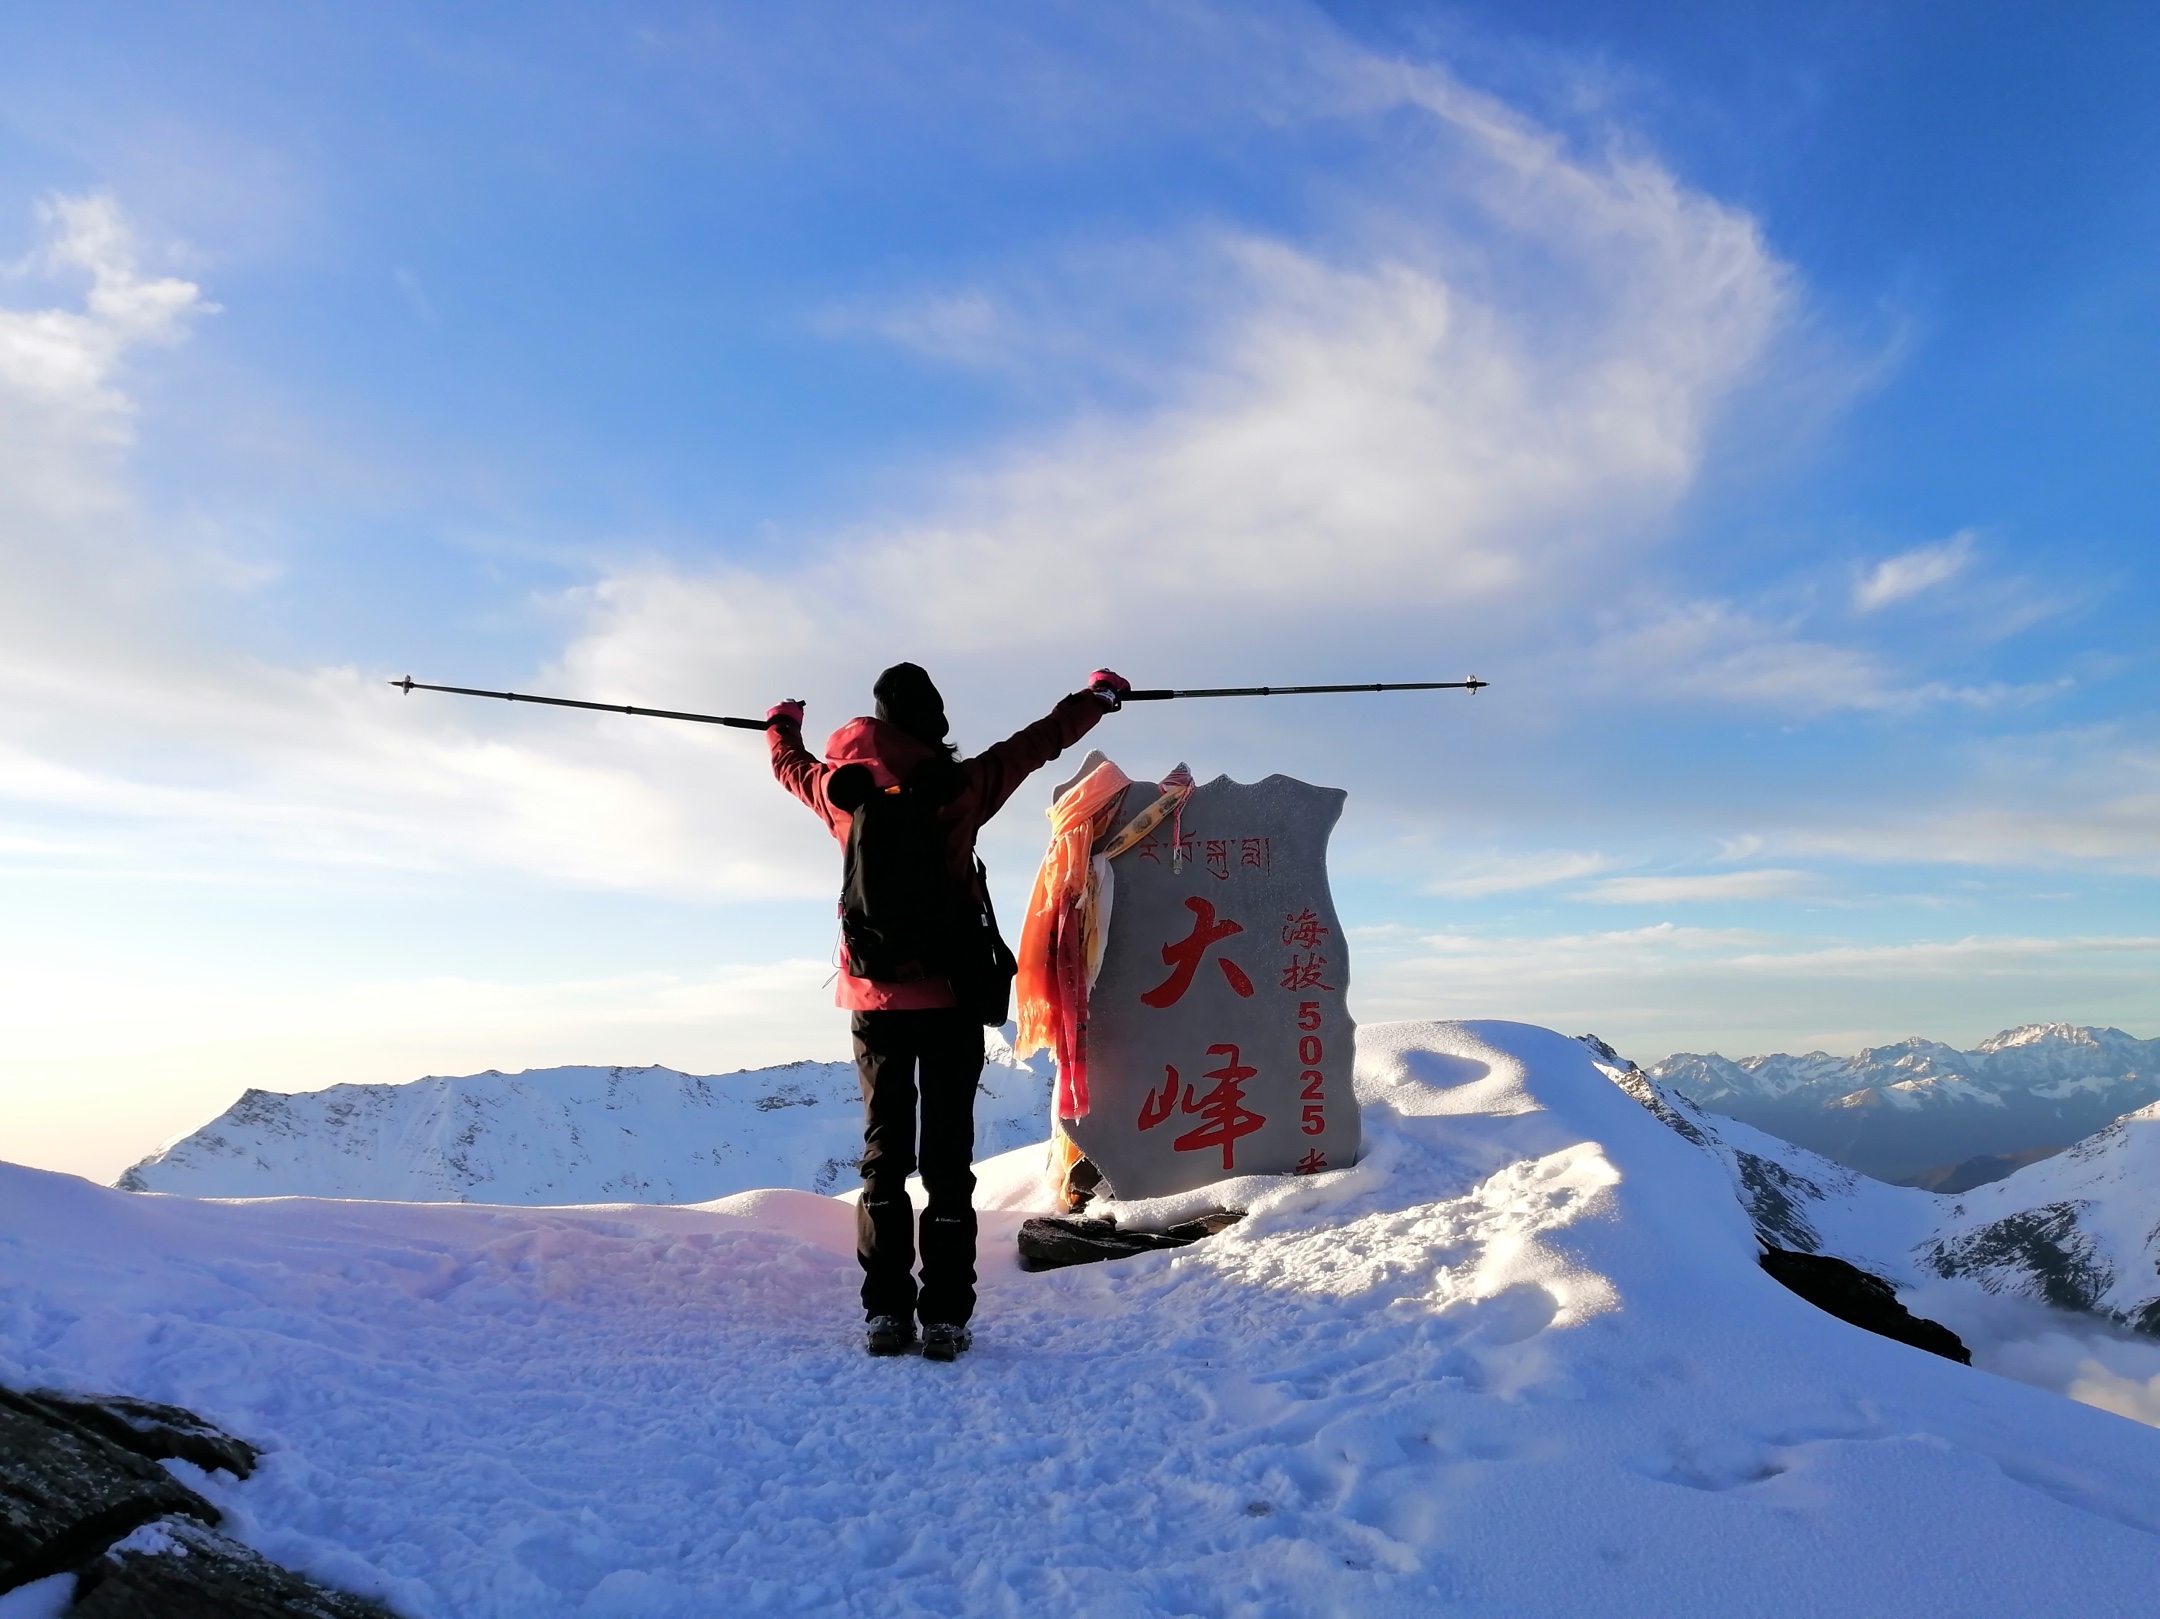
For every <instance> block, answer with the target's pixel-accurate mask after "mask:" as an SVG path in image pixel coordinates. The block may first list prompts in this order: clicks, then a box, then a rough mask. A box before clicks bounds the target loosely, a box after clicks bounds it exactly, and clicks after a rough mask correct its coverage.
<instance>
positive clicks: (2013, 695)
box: [1598, 600, 2075, 715]
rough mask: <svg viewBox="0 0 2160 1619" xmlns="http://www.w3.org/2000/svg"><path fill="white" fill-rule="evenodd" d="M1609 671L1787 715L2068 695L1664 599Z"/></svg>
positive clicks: (2060, 684)
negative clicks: (1917, 669) (1924, 669)
mask: <svg viewBox="0 0 2160 1619" xmlns="http://www.w3.org/2000/svg"><path fill="white" fill-rule="evenodd" d="M1598 656H1599V658H1600V659H1601V660H1602V663H1603V665H1604V666H1605V667H1606V668H1607V669H1609V670H1611V671H1613V672H1614V675H1615V677H1616V678H1617V677H1620V676H1623V675H1624V676H1625V677H1626V678H1628V679H1630V680H1632V681H1633V682H1635V683H1636V684H1638V685H1650V686H1654V687H1658V688H1661V689H1663V690H1664V691H1667V692H1670V693H1673V694H1675V695H1680V696H1685V697H1688V698H1691V699H1695V700H1699V701H1702V702H1707V703H1714V704H1717V705H1720V706H1735V705H1744V706H1749V707H1760V708H1766V709H1773V710H1781V711H1783V712H1786V713H1790V714H1798V715H1814V714H1836V713H1884V714H1907V713H1914V712H1918V711H1920V710H1924V709H1928V708H1937V707H1958V708H1966V709H1973V710H1990V709H2007V708H2018V707H2026V706H2031V705H2034V704H2038V703H2042V702H2045V701H2047V700H2048V699H2049V698H2051V697H2056V696H2060V695H2061V694H2062V693H2064V692H2066V691H2069V690H2070V689H2072V687H2073V686H2074V684H2075V682H2074V681H2073V680H2072V679H2071V678H2070V677H2068V676H2058V677H2055V678H2053V679H2048V680H2039V681H2027V682H2021V683H2013V682H2007V681H1989V682H1985V683H1981V684H1959V683H1957V682H1953V681H1944V680H1914V679H1912V678H1910V677H1909V676H1907V675H1904V674H1903V673H1901V672H1900V671H1899V670H1898V669H1897V668H1896V667H1895V666H1894V665H1893V664H1892V663H1891V662H1890V661H1889V660H1888V659H1887V658H1885V657H1884V656H1882V655H1881V654H1879V653H1877V652H1874V651H1872V650H1869V649H1867V648H1863V647H1855V646H1847V645H1841V644H1839V643H1837V642H1835V641H1827V640H1822V639H1819V638H1816V637H1812V636H1810V635H1809V634H1807V633H1806V631H1805V629H1804V628H1803V627H1802V626H1801V625H1800V624H1799V623H1797V622H1794V621H1791V620H1785V619H1779V618H1774V617H1769V616H1765V615H1764V614H1761V613H1758V612H1754V611H1750V610H1749V609H1748V608H1746V607H1744V606H1740V605H1736V604H1735V603H1732V602H1727V601H1715V600H1693V601H1685V600H1683V601H1673V602H1667V603H1663V604H1660V605H1659V606H1657V607H1656V608H1654V609H1652V610H1650V611H1648V612H1646V613H1644V614H1643V615H1642V616H1640V617H1638V618H1635V619H1633V620H1630V621H1628V622H1626V623H1625V624H1622V625H1620V626H1619V627H1617V628H1616V629H1615V630H1614V631H1613V633H1612V634H1611V635H1610V636H1609V637H1608V638H1607V639H1606V640H1605V641H1604V642H1603V643H1602V644H1601V645H1600V647H1599V648H1598Z"/></svg>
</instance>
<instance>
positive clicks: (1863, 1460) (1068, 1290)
mask: <svg viewBox="0 0 2160 1619" xmlns="http://www.w3.org/2000/svg"><path fill="white" fill-rule="evenodd" d="M1359 1086H1360V1095H1361V1097H1362V1099H1363V1102H1364V1105H1365V1129H1366V1140H1367V1143H1368V1153H1367V1157H1366V1158H1365V1160H1364V1161H1363V1162H1362V1163H1360V1164H1359V1165H1358V1166H1356V1167H1355V1168H1353V1169H1350V1170H1345V1171H1341V1172H1338V1173H1335V1174H1331V1175H1326V1176H1317V1177H1313V1178H1312V1179H1310V1180H1302V1181H1287V1182H1278V1183H1272V1184H1268V1185H1265V1186H1264V1187H1262V1186H1255V1185H1254V1184H1253V1183H1245V1184H1244V1185H1242V1186H1233V1187H1232V1188H1230V1189H1229V1190H1230V1191H1231V1192H1232V1193H1233V1195H1234V1196H1237V1197H1240V1198H1242V1199H1243V1200H1245V1201H1248V1202H1250V1205H1251V1207H1252V1211H1253V1212H1252V1215H1251V1217H1250V1218H1249V1219H1247V1220H1246V1221H1245V1222H1244V1223H1243V1224H1242V1225H1240V1226H1237V1227H1235V1228H1233V1229H1232V1230H1231V1231H1230V1232H1228V1233H1226V1234H1224V1235H1223V1236H1221V1237H1218V1238H1215V1239H1213V1240H1212V1241H1210V1242H1207V1243H1204V1244H1201V1245H1200V1246H1198V1247H1195V1248H1191V1249H1187V1250H1183V1251H1181V1252H1179V1253H1176V1254H1156V1255H1149V1256H1145V1257H1142V1258H1139V1259H1135V1260H1128V1261H1123V1262H1120V1263H1117V1264H1113V1265H1106V1266H1094V1267H1086V1268H1081V1269H1075V1270H1066V1271H1057V1272H1052V1273H1049V1274H1046V1275H1038V1276H1029V1275H1023V1274H1022V1273H1020V1272H1019V1271H1018V1270H1017V1269H1016V1268H1015V1266H1014V1265H1013V1263H1012V1261H1011V1258H1010V1254H1011V1243H1012V1236H1013V1232H1014V1229H1015V1227H1016V1226H1017V1223H1018V1221H1019V1219H1020V1217H1021V1216H1020V1209H1019V1206H1020V1205H1023V1204H1026V1203H1027V1202H1028V1201H1029V1200H1030V1194H1031V1192H1032V1191H1033V1180H1034V1176H1033V1173H1032V1165H1033V1162H1034V1159H1033V1154H1032V1153H1028V1154H1024V1155H1015V1157H1013V1158H1010V1159H1008V1160H1005V1161H1003V1162H1002V1163H1000V1164H996V1165H988V1166H985V1169H986V1171H987V1174H986V1189H991V1190H993V1191H994V1189H996V1188H998V1187H1002V1188H1003V1190H1002V1194H1001V1195H993V1196H991V1197H990V1198H988V1199H987V1201H990V1202H992V1203H1002V1204H1005V1205H1007V1208H1006V1209H1005V1211H1003V1212H991V1213H988V1214H986V1216H985V1218H984V1233H983V1250H982V1251H983V1268H984V1277H985V1280H984V1290H983V1308H982V1312H981V1314H980V1316H979V1317H978V1337H977V1348H976V1349H975V1351H974V1352H973V1353H972V1354H970V1355H968V1356H965V1357H963V1358H962V1360H961V1361H960V1362H959V1363H958V1364H956V1365H953V1366H936V1365H931V1364H927V1363H924V1362H922V1361H920V1360H916V1359H903V1360H898V1361H873V1360H870V1359H867V1358H865V1357H864V1356H863V1354H862V1353H861V1351H860V1349H859V1347H858V1345H857V1338H856V1334H857V1320H856V1310H855V1303H854V1291H855V1283H856V1271H855V1266H854V1261H853V1258H852V1255H851V1253H850V1211H849V1210H848V1208H847V1207H846V1205H845V1204H843V1203H841V1202H839V1201H837V1200H834V1199H828V1198H821V1197H817V1196H815V1195H812V1194H809V1193H804V1192H766V1193H753V1194H748V1195H744V1196H738V1197H732V1198H728V1199H725V1200H723V1201H721V1202H718V1203H714V1204H710V1205H707V1206H704V1207H699V1208H663V1207H641V1206H619V1207H612V1208H583V1209H506V1208H489V1207H480V1206H465V1205H455V1204H433V1205H402V1206H396V1205H380V1204H365V1203H332V1202H322V1201H314V1200H291V1201H274V1202H254V1203H239V1204H217V1203H201V1202H194V1201H190V1200H185V1199H177V1198H146V1197H140V1196H134V1195H130V1194H127V1193H122V1192H115V1191H110V1190H106V1189H104V1188H100V1187H95V1186H91V1185H89V1184H88V1183H85V1182H82V1181H76V1180H72V1179H68V1178H66V1177H62V1176H56V1175H50V1174H45V1173H41V1172H37V1171H31V1170H20V1169H16V1170H8V1171H6V1172H5V1173H4V1174H0V1379H4V1380H7V1381H13V1382H18V1383H19V1382H40V1383H49V1384H58V1385H61V1386H65V1387H74V1388H81V1389H121V1390H126V1391H127V1392H130V1393H133V1394H137V1395H143V1396H148V1397H150V1398H154V1399H161V1400H170V1401H175V1402H178V1403H180V1404H183V1405H188V1406H191V1407H194V1408H196V1409H198V1410H200V1411H202V1412H204V1413H205V1414H206V1415H209V1416H211V1417H213V1418H215V1419H217V1420H219V1421H221V1422H224V1423H226V1424H228V1425H230V1426H231V1427H233V1428H234V1429H235V1430H236V1431H238V1432H240V1433H242V1434H244V1435H247V1436H249V1437H251V1438H255V1439H257V1440H260V1441H264V1442H267V1443H268V1444H269V1445H270V1446H271V1447H272V1453H271V1455H270V1456H269V1457H268V1459H267V1461H266V1464H265V1466H264V1468H263V1469H262V1471H261V1472H260V1473H259V1474H258V1475H257V1477H256V1478H255V1479H254V1480H252V1481H251V1482H249V1483H247V1484H244V1485H227V1484H224V1483H223V1482H221V1481H220V1482H213V1483H210V1484H208V1485H206V1486H204V1487H205V1488H207V1489H208V1490H210V1491H211V1492H212V1493H214V1494H216V1495H217V1496H218V1498H219V1499H221V1500H222V1501H225V1502H227V1503H229V1504H231V1505H232V1506H233V1507H234V1508H235V1509H237V1510H238V1511H239V1512H240V1513H241V1515H242V1518H241V1523H242V1528H243V1531H244V1532H245V1533H246V1534H247V1535H248V1536H249V1537H250V1538H251V1539H253V1540H254V1541H255V1542H256V1543H257V1544H258V1545H260V1546H262V1547H263V1548H264V1549H265V1550H267V1551H269V1552H271V1553H272V1554H273V1555H275V1556H278V1557H281V1558H283V1559H285V1560H286V1561H288V1562H292V1563H296V1564H299V1565H302V1566H306V1567H310V1568H312V1569H315V1570H317V1571H319V1572H321V1573H323V1574H325V1575H327V1576H329V1577H331V1578H334V1579H341V1580H344V1581H346V1582H347V1583H356V1584H359V1585H363V1586H368V1587H371V1588H373V1589H377V1590H380V1591H383V1592H385V1593H387V1594H388V1595H389V1596H391V1597H392V1599H393V1600H394V1601H396V1602H397V1603H398V1604H399V1605H400V1606H401V1607H402V1608H403V1609H404V1610H405V1611H406V1612H408V1613H410V1614H413V1615H441V1616H445V1619H449V1616H460V1619H467V1616H469V1619H482V1616H496V1615H500V1616H513V1615H514V1616H518V1619H548V1616H557V1615H563V1616H567V1615H573V1614H575V1615H614V1616H652V1619H658V1616H683V1619H689V1616H707V1615H712V1614H732V1613H742V1612H773V1613H810V1614H831V1615H841V1614H880V1615H883V1614H897V1615H928V1614H955V1613H969V1614H1001V1615H1014V1616H1021V1615H1026V1616H1031V1619H1032V1616H1038V1615H1051V1614H1087V1615H1090V1616H1109V1619H1115V1616H1126V1615H1155V1614H1165V1615H1169V1614H1175V1615H1209V1616H1216V1615H1220V1616H1226V1619H1227V1616H1231V1615H1239V1616H1262V1615H1267V1616H1273V1615H1280V1616H1284V1619H1289V1616H1299V1619H1304V1616H1314V1615H1337V1614H1339V1615H1345V1616H1348V1615H1359V1616H1386V1615H1405V1616H1407V1615H1418V1616H1427V1615H1433V1614H1438V1613H1447V1614H1467V1615H1490V1616H1501V1615H1506V1616H1510V1619H1518V1616H1524V1615H1574V1614H1582V1615H1597V1616H1599V1619H1627V1616H1641V1619H1687V1616H1701V1619H1713V1616H1714V1619H1742V1616H1751V1615H1790V1616H1794V1619H1799V1616H1806V1619H1832V1616H1852V1619H1862V1616H1865V1619H1877V1616H1880V1615H1885V1614H1912V1615H1921V1614H1928V1615H1935V1614H1940V1615H1958V1616H1961V1619H1982V1616H2002V1619H2044V1616H2057V1615H2059V1616H2062V1619H2095V1616H2099V1615H2128V1614H2140V1613H2145V1612H2149V1611H2150V1604H2151V1601H2152V1591H2153V1571H2154V1569H2155V1568H2156V1567H2160V1433H2156V1432H2155V1431H2153V1430H2151V1429H2147V1428H2143V1427H2139V1426H2137V1425H2135V1424H2133V1423H2130V1422H2126V1421H2124V1420H2122V1419H2120V1418H2117V1417H2113V1416H2109V1415H2107V1414H2105V1413H2102V1412H2098V1411H2094V1410H2091V1409H2088V1408H2086V1407H2083V1406H2079V1405H2075V1404H2072V1403H2070V1402H2068V1401H2065V1400H2063V1399H2061V1398H2059V1397H2057V1396H2054V1395H2051V1394H2047V1393H2043V1392H2041V1391H2038V1390H2035V1389H2031V1388H2027V1387H2024V1386H2022V1385H2019V1384H2016V1383H2011V1382H2007V1381H2004V1380H2002V1379H1999V1378H1996V1377H1993V1376H1991V1375H1990V1374H1988V1373H1986V1372H1980V1371H1974V1370H1970V1369H1968V1368H1965V1367H1961V1366H1958V1365H1955V1364H1953V1363H1951V1362H1949V1361H1945V1360H1941V1359H1938V1358H1936V1357H1933V1356H1930V1355H1927V1354H1923V1353H1921V1352H1919V1351H1916V1350H1911V1349H1908V1348H1905V1347H1904V1346H1902V1345H1899V1344H1895V1343H1891V1342H1889V1341H1887V1340H1884V1339H1879V1338H1875V1337H1871V1336H1869V1335H1867V1334H1865V1333H1862V1332H1859V1331H1856V1330H1855V1329H1853V1328H1850V1327H1847V1326H1845V1325H1844V1324H1842V1323H1841V1322H1838V1321H1836V1320H1834V1319H1832V1318H1831V1317H1829V1316H1826V1315H1824V1314H1822V1313H1821V1312H1819V1311H1817V1310H1814V1309H1813V1308H1811V1307H1810V1306H1808V1305H1806V1304H1805V1303H1803V1302H1801V1301H1800V1300H1799V1299H1797V1298H1795V1297H1793V1296H1792V1295H1790V1294H1788V1293H1786V1292H1785V1291H1784V1290H1783V1289H1781V1288H1779V1287H1778V1286H1777V1285H1776V1284H1775V1283H1774V1282H1772V1281H1770V1280H1769V1279H1768V1278H1767V1277H1766V1276H1764V1275H1763V1274H1762V1273H1761V1272H1760V1271H1759V1270H1758V1269H1757V1268H1756V1265H1755V1263H1754V1255H1755V1252H1756V1238H1755V1234H1754V1231H1753V1230H1752V1228H1751V1224H1750V1220H1749V1218H1748V1216H1747V1214H1746V1213H1745V1212H1744V1211H1743V1209H1742V1207H1741V1205H1740V1204H1739V1203H1738V1202H1737V1201H1736V1200H1735V1198H1734V1196H1733V1188H1732V1182H1731V1179H1730V1170H1729V1166H1728V1165H1727V1163H1726V1162H1724V1161H1722V1160H1721V1159H1720V1158H1719V1157H1718V1156H1717V1155H1715V1154H1713V1153H1708V1152H1705V1151H1704V1150H1703V1149H1702V1147H1701V1146H1699V1145H1697V1144H1695V1143H1693V1142H1691V1141H1689V1140H1687V1139H1686V1138H1685V1137H1684V1136H1683V1135H1681V1134H1680V1133H1678V1132H1676V1131H1675V1130H1673V1129H1671V1128H1669V1127H1668V1125H1667V1124H1666V1123H1664V1122H1661V1120H1660V1119H1659V1118H1658V1117H1657V1116H1655V1115H1654V1114H1653V1113H1652V1112H1651V1111H1649V1110H1647V1109H1646V1108H1644V1107H1643V1106H1640V1105H1638V1103H1637V1101H1636V1100H1634V1099H1632V1098H1631V1097H1630V1096H1628V1095H1627V1094H1625V1093H1624V1092H1623V1091H1622V1090H1621V1089H1619V1088H1618V1087H1616V1086H1615V1085H1614V1084H1612V1083H1611V1082H1610V1081H1609V1080H1608V1079H1607V1077H1606V1076H1605V1075H1603V1074H1601V1073H1600V1072H1599V1070H1598V1069H1597V1068H1596V1067H1595V1066H1594V1065H1593V1062H1592V1060H1591V1056H1590V1053H1589V1052H1588V1051H1586V1050H1585V1048H1584V1047H1583V1046H1581V1045H1579V1044H1577V1043H1576V1042H1574V1041H1572V1040H1568V1039H1564V1038H1562V1037H1561V1036H1558V1035H1555V1034H1551V1033H1548V1032H1546V1031H1544V1030H1539V1029H1532V1028H1527V1027H1524V1026H1522V1025H1517V1024H1503V1023H1484V1024H1396V1025H1386V1026H1381V1027H1377V1028H1367V1029H1365V1030H1364V1031H1362V1032H1361V1037H1360V1057H1359ZM1255 1192H1257V1193H1258V1194H1259V1195H1257V1196H1253V1195H1251V1194H1253V1193H1255Z"/></svg>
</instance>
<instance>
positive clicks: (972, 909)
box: [827, 759, 1016, 1024]
mask: <svg viewBox="0 0 2160 1619" xmlns="http://www.w3.org/2000/svg"><path fill="white" fill-rule="evenodd" d="M960 786H961V779H960V773H959V770H958V768H957V767H956V766H954V765H953V764H952V763H951V762H950V761H949V760H940V759H933V760H930V761H929V762H927V763H926V764H924V765H922V766H920V767H919V768H917V769H916V771H915V772H914V774H912V775H911V776H910V777H909V778H908V779H907V781H905V782H904V783H902V784H901V785H900V786H898V787H895V788H887V789H884V790H882V791H881V790H879V788H878V787H877V785H876V783H875V781H874V780H872V779H871V776H870V772H869V771H868V770H867V769H865V768H864V767H862V766H860V765H849V766H846V767H844V768H843V769H841V770H839V771H837V772H835V774H834V776H833V779H832V782H831V784H830V785H829V787H828V789H827V792H828V795H829V796H830V797H831V799H832V802H833V803H834V804H835V805H836V806H837V807H839V808H841V809H844V810H846V811H847V812H848V814H849V816H850V817H851V820H850V824H849V827H848V838H847V854H846V857H845V861H844V863H843V865H842V868H841V873H842V874H841V881H840V939H841V946H842V949H843V951H844V952H845V957H846V962H847V970H848V972H849V974H850V975H851V976H853V977H856V978H867V979H869V980H871V981H872V982H873V983H880V984H912V983H918V982H920V981H921V980H923V979H925V978H943V979H946V980H947V981H949V982H950V983H951V985H952V988H953V994H954V995H955V996H956V997H957V998H958V1000H959V1002H960V1004H961V1005H962V1006H963V1007H965V1008H967V1009H969V1010H970V1011H972V1012H974V1013H975V1014H976V1015H977V1016H978V1017H980V1018H981V1020H982V1021H983V1022H984V1023H987V1024H1001V1023H1003V1022H1004V1021H1005V1020H1006V1018H1007V1017H1008V1016H1009V1015H1010V1009H1011V1001H1012V980H1013V974H1014V972H1015V970H1016V966H1015V963H1014V961H1013V954H1012V951H1011V950H1010V949H1008V948H1007V947H1006V944H1005V941H1004V940H1003V939H1002V938H1000V937H999V935H998V930H997V918H996V916H995V915H994V914H993V912H992V911H991V908H990V901H989V898H988V895H989V889H988V887H987V885H986V884H985V883H984V881H983V879H984V872H983V867H982V862H981V861H980V860H978V861H976V863H975V881H974V882H972V883H955V882H954V881H953V880H952V877H951V876H950V874H949V873H948V872H947V870H946V865H945V829H944V827H943V826H942V825H941V824H940V823H939V821H938V811H939V809H940V808H942V807H943V806H944V805H945V804H946V803H948V802H949V801H950V800H951V799H952V797H953V795H954V794H955V793H957V792H958V791H959V789H960Z"/></svg>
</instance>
